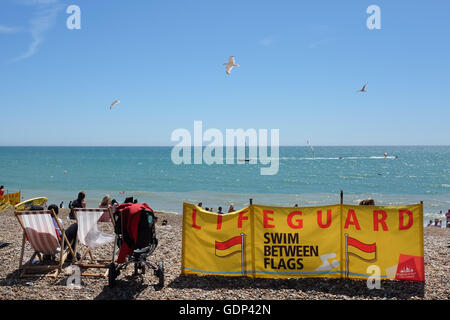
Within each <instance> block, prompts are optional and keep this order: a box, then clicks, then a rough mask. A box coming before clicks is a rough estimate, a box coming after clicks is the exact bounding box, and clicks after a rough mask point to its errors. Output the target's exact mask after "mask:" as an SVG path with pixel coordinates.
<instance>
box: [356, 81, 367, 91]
mask: <svg viewBox="0 0 450 320" xmlns="http://www.w3.org/2000/svg"><path fill="white" fill-rule="evenodd" d="M366 86H367V83H366V84H364V86H363V87H362V89H361V90H358V91H357V92H367V91H366Z"/></svg>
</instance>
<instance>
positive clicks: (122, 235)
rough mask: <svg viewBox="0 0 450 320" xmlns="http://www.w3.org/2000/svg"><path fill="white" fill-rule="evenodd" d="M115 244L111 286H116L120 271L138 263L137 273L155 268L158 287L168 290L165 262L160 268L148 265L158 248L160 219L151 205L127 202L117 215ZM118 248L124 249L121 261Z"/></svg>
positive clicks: (110, 267)
mask: <svg viewBox="0 0 450 320" xmlns="http://www.w3.org/2000/svg"><path fill="white" fill-rule="evenodd" d="M113 220H114V221H113V223H114V233H115V234H116V241H115V242H114V250H113V262H112V263H111V264H110V265H109V273H108V285H109V287H110V288H112V287H114V285H115V282H116V278H117V277H118V276H119V275H120V271H121V270H124V269H126V268H127V266H128V265H129V264H131V263H133V264H134V274H135V275H138V274H139V271H140V272H141V274H145V267H146V266H147V267H148V268H149V269H152V270H153V272H154V275H155V276H157V277H158V279H159V283H158V287H159V288H160V289H161V288H163V287H164V262H163V261H160V262H159V263H158V265H157V266H155V265H153V264H151V263H149V262H147V258H148V257H149V256H150V255H151V254H153V252H154V251H155V249H156V247H157V246H158V239H157V238H156V232H155V223H156V218H155V214H154V213H153V210H152V209H151V208H150V207H149V206H148V205H147V204H145V203H144V204H140V203H130V202H129V203H123V204H121V205H119V206H118V207H117V208H116V210H115V212H114V214H113ZM116 245H117V246H118V247H119V248H120V250H119V255H118V258H117V261H116V260H115V252H116Z"/></svg>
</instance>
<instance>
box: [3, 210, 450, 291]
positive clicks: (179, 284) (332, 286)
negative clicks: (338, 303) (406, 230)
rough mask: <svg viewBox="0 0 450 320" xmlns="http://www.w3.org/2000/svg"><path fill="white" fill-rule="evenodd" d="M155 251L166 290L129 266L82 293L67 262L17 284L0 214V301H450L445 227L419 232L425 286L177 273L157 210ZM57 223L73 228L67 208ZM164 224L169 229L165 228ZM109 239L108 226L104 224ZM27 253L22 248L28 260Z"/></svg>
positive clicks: (6, 221) (9, 230) (178, 232)
mask: <svg viewBox="0 0 450 320" xmlns="http://www.w3.org/2000/svg"><path fill="white" fill-rule="evenodd" d="M156 215H157V217H158V221H157V224H156V232H157V237H158V240H159V245H158V248H157V249H156V251H155V252H154V254H153V255H152V256H151V257H150V258H149V259H148V261H149V262H151V263H153V264H156V263H157V262H159V261H161V260H163V261H164V268H165V285H164V287H163V288H162V289H161V288H158V286H157V284H158V278H157V277H156V276H154V274H153V272H151V271H147V272H146V273H145V274H144V275H137V276H134V275H133V273H134V268H133V267H132V266H131V265H130V266H129V267H128V268H127V269H126V271H125V272H122V274H121V275H120V276H119V277H118V279H117V284H116V286H115V287H114V288H109V287H108V280H107V279H105V278H102V277H82V278H81V286H80V287H79V288H69V287H67V286H66V282H67V279H68V278H69V277H70V275H71V273H72V270H71V268H70V264H69V263H66V264H65V265H64V270H63V272H62V273H60V274H59V275H58V277H56V278H51V277H31V278H20V277H19V275H20V271H19V270H18V268H19V257H20V249H21V244H22V231H21V228H20V225H19V223H18V221H17V219H16V217H15V216H14V213H13V211H12V210H7V211H4V212H2V213H1V214H0V241H1V242H7V243H10V244H9V245H8V246H6V247H4V248H1V249H0V300H131V299H137V300H223V299H227V300H353V299H356V300H372V299H374V300H410V299H411V300H442V299H444V300H446V299H450V248H448V243H449V242H450V229H438V228H424V247H425V248H424V249H425V250H424V252H425V279H426V281H425V283H418V282H406V281H389V280H383V281H382V282H381V289H373V290H369V289H368V288H367V284H366V281H364V280H345V279H252V278H245V277H221V276H199V275H189V276H186V275H182V274H181V271H180V270H181V239H182V216H181V215H177V214H169V213H163V212H157V214H156ZM59 217H60V218H61V219H62V220H63V223H64V226H65V227H67V226H69V225H70V223H72V221H71V220H69V218H68V209H61V210H60V213H59ZM164 220H166V221H167V223H165V224H163V223H162V222H163V221H164ZM101 228H103V229H104V231H105V232H108V233H110V234H112V233H113V232H112V227H110V225H109V224H102V226H101ZM111 252H112V244H111V245H106V246H103V247H101V248H97V249H96V250H95V253H96V256H97V257H103V258H108V257H110V256H111ZM31 254H32V250H31V247H30V246H29V244H27V245H26V252H25V257H30V256H31Z"/></svg>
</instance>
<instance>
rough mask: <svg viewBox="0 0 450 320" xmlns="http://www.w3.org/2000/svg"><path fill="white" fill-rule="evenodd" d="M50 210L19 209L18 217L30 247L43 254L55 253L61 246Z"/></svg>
mask: <svg viewBox="0 0 450 320" xmlns="http://www.w3.org/2000/svg"><path fill="white" fill-rule="evenodd" d="M50 213H51V211H48V210H45V211H21V212H20V219H21V221H22V224H23V227H24V229H25V234H26V235H27V239H28V242H29V243H30V244H31V247H32V248H33V249H34V250H36V251H38V252H41V253H44V254H56V253H57V252H58V251H59V248H60V246H61V244H60V242H59V241H58V236H57V234H56V233H57V231H56V228H55V225H54V224H53V219H52V216H51V214H50Z"/></svg>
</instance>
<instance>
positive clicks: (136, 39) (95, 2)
mask: <svg viewBox="0 0 450 320" xmlns="http://www.w3.org/2000/svg"><path fill="white" fill-rule="evenodd" d="M70 5H77V6H78V7H79V8H80V12H81V19H80V21H81V25H80V27H81V29H69V28H68V27H67V20H68V18H69V17H70V16H71V13H67V12H66V10H67V8H68V7H69V6H70ZM370 5H377V6H379V8H380V13H381V15H380V21H381V29H373V30H370V29H369V28H368V27H367V19H368V18H369V17H370V16H371V14H368V13H367V12H366V10H367V8H368V7H369V6H370ZM449 31H450V2H449V1H447V0H433V1H404V0H397V1H381V0H370V1H364V0H349V1H333V0H330V1H299V0H281V1H267V0H246V1H234V0H229V1H211V0H192V1H181V0H180V1H174V0H169V1H149V0H133V1H125V0H121V1H119V0H117V1H109V0H68V1H66V0H1V1H0V114H1V119H2V120H3V121H2V123H1V125H0V146H170V145H174V144H175V143H176V142H174V141H171V139H170V138H171V134H172V132H173V131H174V130H176V129H179V128H185V129H187V130H189V131H190V132H192V134H193V127H194V121H196V120H199V121H202V122H203V128H204V130H206V129H209V128H217V129H219V130H220V131H221V132H223V133H224V135H225V130H226V129H238V128H242V129H244V130H246V129H267V130H271V129H279V135H280V144H281V145H299V146H305V145H306V141H307V140H309V141H311V143H312V144H313V145H449V144H450V134H449V133H448V123H449V120H450V90H449V88H450V78H449V77H448V74H449V71H450V59H449V52H450V41H449V40H448V39H449ZM229 56H235V57H236V63H238V64H239V65H240V66H239V67H237V68H234V69H233V70H232V72H231V75H227V74H226V73H225V67H224V65H223V63H225V62H226V61H227V60H228V57H229ZM365 83H367V92H365V93H358V92H357V90H359V89H361V88H362V86H363V85H364V84H365ZM116 99H119V100H120V101H121V102H120V104H118V105H116V106H115V107H114V108H113V109H112V110H110V109H109V106H110V105H111V103H112V102H113V101H114V100H116ZM205 144H206V143H205Z"/></svg>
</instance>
